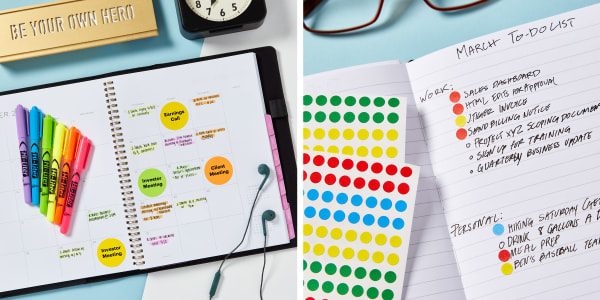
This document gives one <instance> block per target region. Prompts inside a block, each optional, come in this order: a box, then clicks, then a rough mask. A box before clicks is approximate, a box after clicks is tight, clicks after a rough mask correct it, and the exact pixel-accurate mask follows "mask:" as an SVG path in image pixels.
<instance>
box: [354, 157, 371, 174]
mask: <svg viewBox="0 0 600 300" xmlns="http://www.w3.org/2000/svg"><path fill="white" fill-rule="evenodd" d="M356 168H357V169H358V170H359V171H361V172H364V171H366V170H367V169H368V168H369V164H368V163H367V162H366V161H364V160H361V161H359V162H358V163H357V164H356Z"/></svg>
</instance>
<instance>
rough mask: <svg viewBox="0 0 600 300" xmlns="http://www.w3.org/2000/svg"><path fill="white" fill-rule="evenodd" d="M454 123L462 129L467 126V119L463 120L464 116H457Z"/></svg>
mask: <svg viewBox="0 0 600 300" xmlns="http://www.w3.org/2000/svg"><path fill="white" fill-rule="evenodd" d="M454 122H455V123H456V126H458V127H463V126H465V124H467V118H465V116H458V117H456V120H455V121H454Z"/></svg>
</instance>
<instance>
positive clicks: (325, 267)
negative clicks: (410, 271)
mask: <svg viewBox="0 0 600 300" xmlns="http://www.w3.org/2000/svg"><path fill="white" fill-rule="evenodd" d="M303 164H304V168H303V170H304V171H303V182H304V211H303V214H304V227H303V235H304V243H303V245H302V249H303V253H304V255H303V258H304V260H303V268H304V295H305V297H306V299H311V300H314V299H336V298H339V297H342V296H350V297H352V298H357V299H385V300H389V299H397V298H398V297H400V295H401V294H402V286H403V281H404V269H405V266H406V257H407V254H408V245H409V238H410V231H411V227H412V217H413V212H414V207H415V196H416V191H417V183H418V178H419V167H416V166H413V165H404V164H398V163H397V162H396V161H395V160H373V159H362V158H357V157H355V156H354V157H352V156H343V155H337V154H329V153H322V152H314V151H305V152H304V154H303Z"/></svg>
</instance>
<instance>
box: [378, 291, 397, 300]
mask: <svg viewBox="0 0 600 300" xmlns="http://www.w3.org/2000/svg"><path fill="white" fill-rule="evenodd" d="M381 298H383V300H392V299H394V292H392V290H384V291H383V292H382V293H381Z"/></svg>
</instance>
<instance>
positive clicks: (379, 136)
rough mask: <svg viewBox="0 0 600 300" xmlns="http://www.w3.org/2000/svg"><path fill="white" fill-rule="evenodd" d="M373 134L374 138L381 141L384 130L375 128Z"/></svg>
mask: <svg viewBox="0 0 600 300" xmlns="http://www.w3.org/2000/svg"><path fill="white" fill-rule="evenodd" d="M371 135H372V136H373V139H375V140H376V141H379V140H381V139H382V138H383V130H381V129H375V130H373V133H372V134H371Z"/></svg>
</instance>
